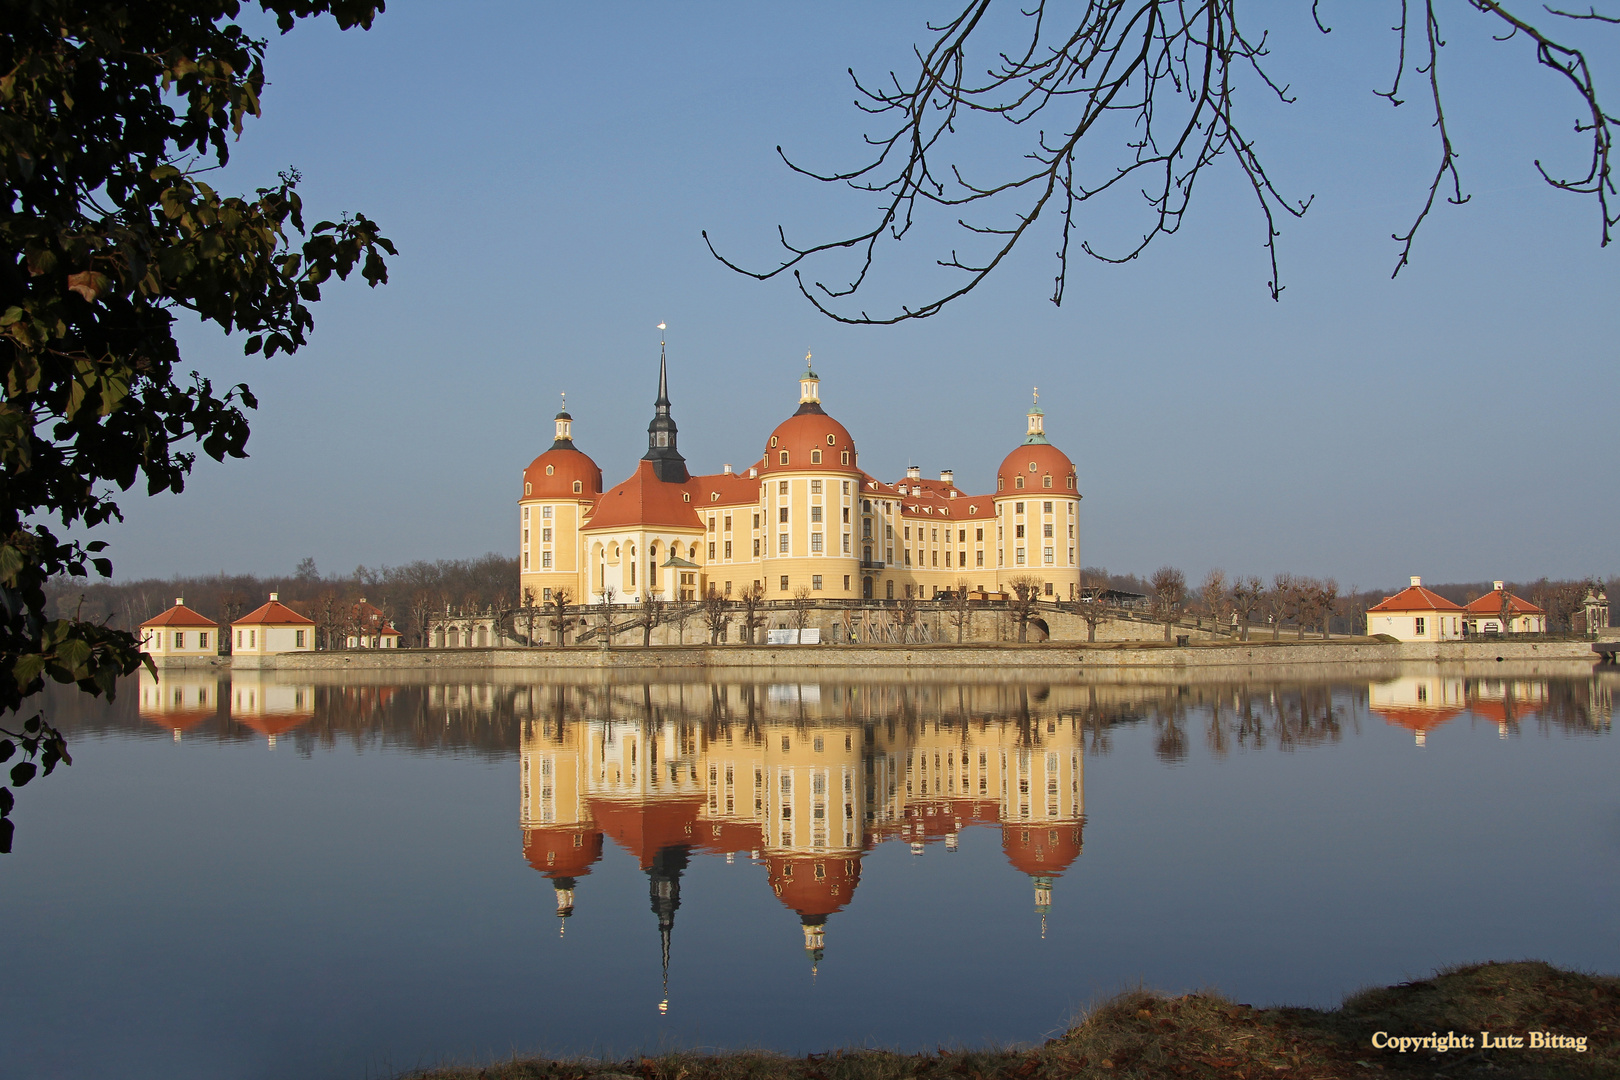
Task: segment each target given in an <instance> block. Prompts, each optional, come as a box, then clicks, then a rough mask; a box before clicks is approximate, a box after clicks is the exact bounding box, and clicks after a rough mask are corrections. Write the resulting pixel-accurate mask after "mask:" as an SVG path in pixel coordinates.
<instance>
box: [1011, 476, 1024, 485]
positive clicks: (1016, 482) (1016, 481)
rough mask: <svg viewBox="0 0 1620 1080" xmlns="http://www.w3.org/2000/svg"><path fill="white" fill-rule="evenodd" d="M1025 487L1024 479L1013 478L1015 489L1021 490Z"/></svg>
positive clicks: (1020, 477) (1019, 477)
mask: <svg viewBox="0 0 1620 1080" xmlns="http://www.w3.org/2000/svg"><path fill="white" fill-rule="evenodd" d="M1023 486H1024V478H1023V477H1022V476H1015V477H1013V487H1015V488H1021V487H1023Z"/></svg>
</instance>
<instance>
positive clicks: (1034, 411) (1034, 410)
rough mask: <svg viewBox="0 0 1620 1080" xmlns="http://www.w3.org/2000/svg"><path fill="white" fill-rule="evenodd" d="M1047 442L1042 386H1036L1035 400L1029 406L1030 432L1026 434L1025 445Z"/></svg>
mask: <svg viewBox="0 0 1620 1080" xmlns="http://www.w3.org/2000/svg"><path fill="white" fill-rule="evenodd" d="M1044 442H1046V414H1045V413H1043V412H1041V388H1040V387H1038V386H1037V387H1036V388H1035V401H1034V403H1033V404H1032V405H1030V407H1029V434H1028V435H1026V436H1024V445H1025V446H1031V445H1034V444H1036V443H1044Z"/></svg>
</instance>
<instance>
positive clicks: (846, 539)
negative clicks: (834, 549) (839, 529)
mask: <svg viewBox="0 0 1620 1080" xmlns="http://www.w3.org/2000/svg"><path fill="white" fill-rule="evenodd" d="M844 554H845V555H848V554H849V533H845V534H844Z"/></svg>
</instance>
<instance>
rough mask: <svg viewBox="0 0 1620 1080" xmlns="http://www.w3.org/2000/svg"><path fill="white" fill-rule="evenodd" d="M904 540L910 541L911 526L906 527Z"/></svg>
mask: <svg viewBox="0 0 1620 1080" xmlns="http://www.w3.org/2000/svg"><path fill="white" fill-rule="evenodd" d="M906 539H907V540H910V539H911V526H910V525H907V526H906Z"/></svg>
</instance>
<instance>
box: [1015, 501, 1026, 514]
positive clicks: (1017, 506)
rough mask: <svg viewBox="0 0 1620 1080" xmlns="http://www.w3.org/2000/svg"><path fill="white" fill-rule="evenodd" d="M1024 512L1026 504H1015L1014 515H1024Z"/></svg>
mask: <svg viewBox="0 0 1620 1080" xmlns="http://www.w3.org/2000/svg"><path fill="white" fill-rule="evenodd" d="M1023 512H1024V504H1023V503H1013V513H1015V514H1022V513H1023Z"/></svg>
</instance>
